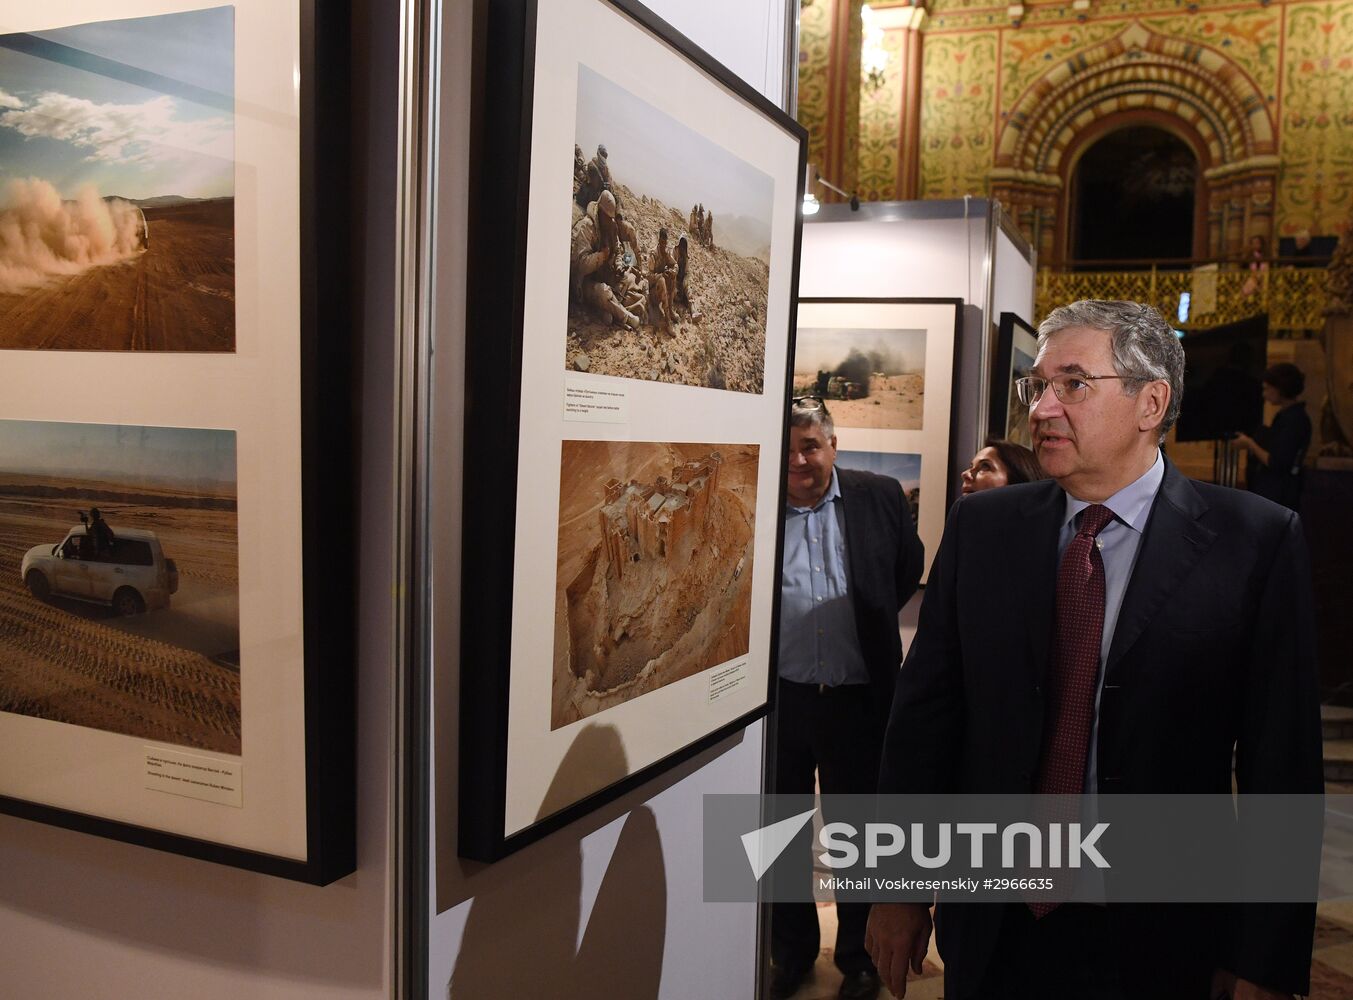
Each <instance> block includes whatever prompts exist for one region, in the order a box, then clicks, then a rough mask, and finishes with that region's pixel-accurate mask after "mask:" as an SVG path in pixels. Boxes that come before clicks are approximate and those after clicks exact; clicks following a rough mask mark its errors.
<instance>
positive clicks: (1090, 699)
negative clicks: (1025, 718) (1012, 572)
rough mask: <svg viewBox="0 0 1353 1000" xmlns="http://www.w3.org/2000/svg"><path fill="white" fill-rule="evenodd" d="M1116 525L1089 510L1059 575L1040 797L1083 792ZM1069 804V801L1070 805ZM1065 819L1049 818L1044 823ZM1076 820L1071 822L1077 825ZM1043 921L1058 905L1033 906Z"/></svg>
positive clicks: (1100, 511)
mask: <svg viewBox="0 0 1353 1000" xmlns="http://www.w3.org/2000/svg"><path fill="white" fill-rule="evenodd" d="M1112 520H1113V511H1111V510H1109V508H1107V507H1105V506H1104V505H1103V504H1092V505H1091V506H1089V507H1086V508H1085V510H1084V511H1083V512H1082V513H1081V516H1080V528H1079V529H1077V531H1076V536H1075V537H1074V538H1073V539H1071V543H1070V544H1069V545H1067V547H1066V551H1065V552H1064V553H1062V564H1061V566H1060V567H1059V568H1058V570H1057V617H1056V622H1057V632H1056V637H1055V640H1054V646H1053V656H1052V669H1051V670H1050V671H1049V672H1048V688H1049V694H1050V698H1049V705H1048V722H1047V728H1046V730H1045V732H1044V739H1043V758H1042V760H1041V761H1040V762H1039V767H1038V782H1037V784H1036V785H1035V786H1034V791H1036V792H1037V793H1038V794H1039V795H1077V796H1079V795H1080V794H1081V793H1082V792H1083V791H1084V788H1085V763H1086V759H1087V757H1088V755H1089V750H1090V729H1091V727H1092V725H1093V724H1094V718H1095V687H1096V685H1095V681H1096V679H1097V677H1098V676H1099V647H1100V642H1101V640H1102V639H1103V635H1104V559H1103V557H1101V556H1100V554H1099V545H1098V544H1097V543H1096V541H1095V538H1096V536H1097V535H1098V534H1099V533H1100V532H1101V531H1103V530H1104V527H1105V525H1107V524H1108V523H1109V522H1110V521H1112ZM1070 801H1071V800H1066V802H1067V803H1068V804H1069V802H1070ZM1061 818H1063V817H1059V816H1052V815H1051V814H1049V815H1048V816H1047V817H1046V819H1048V820H1056V819H1061ZM1077 818H1078V817H1077V816H1068V817H1065V819H1069V820H1070V821H1072V822H1074V821H1075V820H1076V819H1077ZM1029 906H1030V909H1032V910H1033V912H1034V916H1036V917H1044V916H1046V915H1047V914H1049V913H1051V912H1052V911H1053V910H1054V909H1056V907H1057V904H1056V903H1044V902H1039V903H1030V904H1029Z"/></svg>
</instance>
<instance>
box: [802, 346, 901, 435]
mask: <svg viewBox="0 0 1353 1000" xmlns="http://www.w3.org/2000/svg"><path fill="white" fill-rule="evenodd" d="M925 333H926V332H925V331H924V330H877V329H869V330H854V329H805V328H802V327H801V328H800V329H799V332H798V339H797V341H796V344H795V347H794V395H795V396H821V397H822V398H823V399H824V400H826V402H827V409H828V410H829V411H830V412H831V415H832V420H833V421H834V422H835V424H836V426H837V427H865V428H870V429H873V430H898V431H912V430H921V425H922V417H923V416H924V411H925Z"/></svg>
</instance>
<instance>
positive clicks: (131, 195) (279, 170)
mask: <svg viewBox="0 0 1353 1000" xmlns="http://www.w3.org/2000/svg"><path fill="white" fill-rule="evenodd" d="M346 32H347V25H346V16H345V15H344V14H343V12H342V11H341V10H334V11H320V10H318V9H317V5H315V4H313V3H312V2H311V0H298V2H283V3H276V2H271V0H268V2H264V0H237V2H235V3H234V4H232V5H229V6H224V5H219V4H209V3H208V4H203V3H197V4H194V3H192V2H184V0H178V2H169V0H118V2H117V3H115V4H112V5H110V4H107V3H96V2H94V0H54V2H52V3H48V4H43V5H40V6H38V7H33V8H30V9H28V10H26V11H24V12H21V13H13V14H12V15H11V16H10V17H9V18H8V19H7V21H6V28H5V33H4V34H0V177H5V178H9V180H7V181H5V182H4V183H3V186H0V233H3V234H4V236H3V238H0V762H2V763H0V811H4V812H6V813H10V814H13V815H16V816H21V817H25V818H28V819H32V820H38V821H42V822H47V823H53V824H57V825H60V826H65V827H69V828H72V829H76V830H81V831H85V832H88V833H93V834H98V835H101V836H106V837H112V838H116V839H119V840H125V841H129V842H132V843H136V844H142V845H145V846H149V847H155V848H160V849H163V850H168V851H174V852H177V853H180V854H186V855H190V856H193V857H199V858H203V859H207V860H210V861H215V862H220V863H223V864H229V865H234V866H237V867H242V868H249V869H253V870H256V871H260V872H267V873H270V874H274V875H279V876H283V877H286V878H292V879H298V880H303V881H307V882H312V883H316V884H324V883H327V882H331V881H333V880H334V879H336V878H339V877H341V876H343V875H346V874H347V873H349V872H351V871H352V870H353V868H354V865H355V837H354V798H355V789H354V741H353V736H354V733H353V719H354V692H353V669H352V652H351V649H352V635H351V630H350V627H349V626H348V625H347V624H346V623H348V622H350V621H351V620H352V608H353V596H352V593H353V579H354V573H355V554H354V545H353V541H354V539H353V529H352V518H351V500H350V494H351V491H352V486H351V469H350V465H349V459H348V453H349V450H350V447H349V445H350V435H351V429H352V428H351V424H350V421H349V417H348V413H349V409H350V403H349V395H350V394H349V391H348V387H349V384H350V350H351V345H350V337H349V334H348V322H349V320H348V304H347V302H346V301H345V300H344V296H343V291H342V290H343V288H345V287H346V285H347V282H346V280H345V271H346V268H347V260H346V251H345V249H344V240H343V239H342V238H341V235H340V234H339V233H338V232H336V229H337V223H336V218H337V216H335V215H334V213H333V211H332V206H335V205H339V204H342V203H343V202H344V199H345V196H346V191H347V179H346V175H345V167H344V164H343V160H342V157H341V156H334V155H333V154H332V153H330V154H328V155H327V156H325V157H324V158H323V159H321V157H320V156H319V150H318V148H317V145H316V141H317V139H316V137H317V136H319V135H323V136H324V137H325V143H326V148H329V149H333V148H338V149H341V148H342V147H343V137H344V135H345V133H346V128H347V115H348V112H347V102H346V97H345V90H344V80H345V79H346V73H347V52H346ZM321 95H322V100H321ZM327 219H331V220H335V221H326V220H327ZM321 288H322V289H323V296H322V297H321V295H320V294H319V292H320V289H321Z"/></svg>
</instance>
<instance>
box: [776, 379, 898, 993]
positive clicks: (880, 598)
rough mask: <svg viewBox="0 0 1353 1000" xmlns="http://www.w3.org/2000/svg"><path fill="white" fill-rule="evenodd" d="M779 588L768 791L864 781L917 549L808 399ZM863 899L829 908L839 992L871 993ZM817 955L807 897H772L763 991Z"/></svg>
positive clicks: (794, 978) (882, 493) (868, 782)
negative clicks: (843, 455) (844, 457)
mask: <svg viewBox="0 0 1353 1000" xmlns="http://www.w3.org/2000/svg"><path fill="white" fill-rule="evenodd" d="M787 494H788V496H787V503H786V506H785V545H784V562H783V570H784V572H783V575H782V579H781V585H780V635H779V650H780V653H779V674H780V685H779V695H778V698H779V701H778V705H777V709H776V722H775V754H776V756H775V784H774V791H775V792H776V793H777V794H785V795H788V794H809V795H811V794H812V792H813V784H814V774H815V773H816V776H817V780H818V783H819V785H820V787H821V790H822V791H823V792H830V793H837V794H846V793H863V794H868V793H871V792H873V791H874V789H875V787H876V786H877V783H878V768H879V755H880V752H881V750H882V746H883V730H884V727H885V725H886V724H887V718H888V706H889V705H890V704H891V702H892V693H893V685H894V683H895V680H896V676H897V670H898V664H899V663H900V662H901V656H902V641H901V635H900V632H899V629H898V622H897V615H898V612H899V611H900V610H901V608H902V605H904V604H905V603H906V602H907V600H908V599H909V598H910V597H911V595H912V594H914V593H915V592H916V587H917V583H918V581H919V580H920V577H921V568H922V565H923V562H924V554H925V550H924V548H923V547H922V545H921V541H920V539H919V538H917V536H916V529H915V527H914V525H913V523H912V518H911V511H910V508H909V507H908V505H907V500H906V497H904V496H903V494H902V485H901V484H900V483H899V482H898V481H897V480H896V479H890V478H888V477H887V476H878V475H874V474H873V473H869V472H859V471H855V470H851V469H838V468H836V434H835V429H834V427H833V425H832V418H831V414H830V413H828V412H827V407H826V405H825V404H824V403H823V401H822V400H821V399H820V398H819V397H817V396H804V397H800V398H799V399H796V400H795V401H794V405H793V409H792V410H791V411H790V432H789V465H788V484H787ZM868 912H869V906H868V904H866V903H841V904H839V905H838V906H837V934H836V949H835V954H836V964H837V967H838V968H840V969H841V971H842V973H843V974H844V977H845V978H844V980H843V982H842V985H841V992H840V994H839V995H840V996H841V997H842V998H844V1000H859V998H866V1000H868V998H872V997H874V996H877V995H878V992H879V985H880V984H879V978H878V974H877V972H876V971H875V969H874V964H873V962H872V961H871V960H870V958H869V955H868V954H867V953H866V951H865V948H864V928H865V921H866V920H867V918H868ZM817 954H818V922H817V908H816V907H815V906H814V905H813V904H812V903H809V902H803V903H777V904H775V905H774V907H773V910H772V916H771V957H772V960H773V968H772V980H771V995H772V996H774V997H777V998H783V997H788V996H792V995H793V993H794V992H795V991H796V990H797V989H798V986H799V984H800V983H801V982H802V981H803V979H804V978H805V977H806V976H807V974H808V972H809V971H810V970H811V969H812V967H813V962H814V961H815V960H816V958H817Z"/></svg>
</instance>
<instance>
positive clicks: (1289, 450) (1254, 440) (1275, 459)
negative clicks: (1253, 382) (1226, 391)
mask: <svg viewBox="0 0 1353 1000" xmlns="http://www.w3.org/2000/svg"><path fill="white" fill-rule="evenodd" d="M1305 389H1306V375H1305V373H1304V372H1302V370H1301V369H1300V368H1298V367H1297V366H1296V365H1293V364H1289V363H1287V362H1286V361H1284V362H1280V363H1279V364H1276V365H1270V366H1269V368H1268V370H1267V371H1266V372H1264V402H1265V403H1268V404H1269V405H1271V406H1276V407H1277V408H1278V413H1277V415H1275V416H1274V418H1273V423H1271V424H1269V425H1268V426H1267V427H1261V428H1259V429H1258V430H1257V431H1255V432H1254V437H1250V436H1249V435H1248V434H1237V435H1236V439H1235V441H1236V444H1237V445H1239V446H1240V447H1241V448H1245V449H1247V450H1248V451H1249V453H1250V461H1249V465H1248V467H1247V470H1246V473H1245V478H1246V479H1247V480H1248V481H1249V485H1250V492H1252V493H1258V494H1259V495H1260V496H1261V497H1267V498H1268V499H1269V500H1272V501H1274V502H1275V503H1280V504H1282V505H1283V506H1284V507H1286V508H1288V509H1289V510H1296V509H1297V508H1298V507H1299V506H1300V505H1301V479H1302V475H1301V472H1302V466H1303V465H1305V462H1306V449H1307V448H1309V447H1310V446H1311V418H1310V415H1309V414H1307V412H1306V404H1305V403H1303V402H1302V401H1301V400H1300V399H1298V398H1297V397H1299V396H1300V395H1301V394H1302V392H1303V391H1305Z"/></svg>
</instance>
